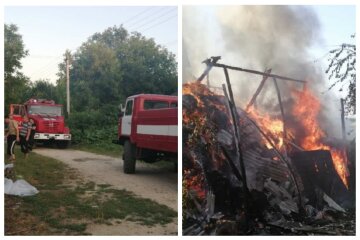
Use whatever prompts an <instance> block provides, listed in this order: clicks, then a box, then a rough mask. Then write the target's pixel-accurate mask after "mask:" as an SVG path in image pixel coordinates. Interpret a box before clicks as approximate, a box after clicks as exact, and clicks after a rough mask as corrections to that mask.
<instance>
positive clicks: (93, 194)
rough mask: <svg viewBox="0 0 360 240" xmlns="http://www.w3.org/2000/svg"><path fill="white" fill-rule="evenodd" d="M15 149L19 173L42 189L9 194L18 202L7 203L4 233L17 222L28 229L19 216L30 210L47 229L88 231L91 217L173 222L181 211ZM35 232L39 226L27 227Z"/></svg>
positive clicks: (98, 220)
mask: <svg viewBox="0 0 360 240" xmlns="http://www.w3.org/2000/svg"><path fill="white" fill-rule="evenodd" d="M16 154H17V161H16V164H15V173H16V175H17V176H19V175H21V177H22V178H24V179H25V180H26V181H28V182H29V183H30V184H32V185H34V186H35V187H36V188H37V189H38V190H39V191H40V192H39V193H38V194H37V195H35V196H30V197H22V198H21V197H14V196H7V195H6V196H5V202H6V203H9V201H10V202H11V205H15V206H19V207H17V208H16V210H14V209H13V208H10V207H9V204H5V219H6V221H5V234H7V233H9V232H14V229H13V227H14V226H16V227H19V228H20V229H26V227H27V226H21V221H20V220H19V219H23V218H29V216H31V217H34V218H35V219H39V221H40V222H42V223H44V224H45V225H46V226H47V229H45V230H43V232H42V234H46V235H51V234H75V235H86V234H87V233H86V232H85V231H86V226H87V224H89V223H91V222H93V223H103V224H108V225H110V224H111V220H114V221H115V222H116V221H121V220H124V219H126V220H127V221H136V222H138V223H140V224H143V225H147V226H153V225H155V224H167V223H170V222H171V221H173V219H174V218H176V217H177V213H176V212H175V211H173V210H172V209H170V208H169V207H167V206H165V205H161V204H158V203H156V202H154V201H152V200H149V199H145V198H141V197H138V196H136V195H134V194H133V193H131V192H129V191H126V190H118V189H113V188H112V186H111V185H108V184H100V185H97V184H96V183H94V182H83V181H81V179H78V177H77V173H76V172H75V171H74V170H73V169H70V168H68V167H67V166H66V165H64V164H63V163H61V162H59V161H57V160H55V159H51V158H47V157H43V156H41V155H37V154H35V153H31V154H30V156H29V159H28V160H26V161H25V160H24V159H23V156H22V154H20V153H19V152H16ZM70 183H72V184H70ZM73 183H76V186H74V184H73ZM14 211H15V212H16V213H17V214H14ZM15 216H17V217H15ZM26 224H27V225H29V223H28V222H26V223H24V224H23V225H26ZM31 234H35V235H36V232H35V233H34V232H31V231H29V232H26V233H23V235H31Z"/></svg>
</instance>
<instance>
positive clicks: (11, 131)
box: [5, 114, 20, 161]
mask: <svg viewBox="0 0 360 240" xmlns="http://www.w3.org/2000/svg"><path fill="white" fill-rule="evenodd" d="M5 123H6V124H7V125H8V131H7V133H6V142H7V154H8V155H9V156H10V157H9V160H11V161H15V151H14V149H15V144H16V142H19V141H20V138H19V127H18V123H17V121H16V120H14V119H13V115H12V114H9V116H8V117H6V118H5Z"/></svg>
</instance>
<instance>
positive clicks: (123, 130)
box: [113, 94, 178, 173]
mask: <svg viewBox="0 0 360 240" xmlns="http://www.w3.org/2000/svg"><path fill="white" fill-rule="evenodd" d="M177 103H178V102H177V97H176V96H167V95H155V94H139V95H134V96H130V97H128V98H127V99H126V103H125V107H122V105H121V107H120V114H119V119H118V139H116V140H114V141H113V143H117V144H121V145H123V146H124V153H123V160H124V165H123V168H124V172H125V173H134V172H135V165H136V159H141V160H144V161H145V162H149V163H152V162H155V161H157V160H161V159H166V160H173V161H174V163H175V165H177V129H178V127H177V126H178V122H177Z"/></svg>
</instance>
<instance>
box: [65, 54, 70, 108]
mask: <svg viewBox="0 0 360 240" xmlns="http://www.w3.org/2000/svg"><path fill="white" fill-rule="evenodd" d="M69 55H70V53H66V111H67V114H68V115H70V56H69Z"/></svg>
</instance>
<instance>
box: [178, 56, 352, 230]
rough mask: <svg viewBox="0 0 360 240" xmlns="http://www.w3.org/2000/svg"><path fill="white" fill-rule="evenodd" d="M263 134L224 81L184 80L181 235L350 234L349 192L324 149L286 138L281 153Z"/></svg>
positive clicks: (214, 63)
mask: <svg viewBox="0 0 360 240" xmlns="http://www.w3.org/2000/svg"><path fill="white" fill-rule="evenodd" d="M217 60H218V59H216V62H217ZM216 62H213V61H211V60H209V61H208V62H207V66H208V68H209V66H211V67H213V66H217V65H219V64H218V63H216ZM221 67H224V65H221ZM208 68H207V69H208ZM209 71H210V70H205V73H206V74H208V72H209ZM269 72H270V71H267V73H266V74H267V75H264V76H268V75H269V76H270V74H269ZM206 74H205V75H206ZM225 74H226V70H225ZM274 76H277V77H278V75H274ZM270 77H273V76H272V75H271V76H270ZM203 78H204V77H203ZM264 79H265V77H264ZM289 79H290V78H289ZM274 81H275V80H274ZM227 84H228V86H227V89H228V91H231V86H230V87H229V85H230V81H228V80H227ZM228 96H230V97H228ZM234 123H235V124H234ZM264 135H265V136H264ZM267 138H269V136H267V134H266V133H264V132H263V131H262V129H261V127H259V126H257V124H256V121H254V120H253V119H251V116H249V114H248V113H247V112H246V111H243V110H242V109H240V108H238V107H237V106H235V104H234V100H233V96H232V93H231V92H226V87H224V95H218V94H215V93H214V92H212V91H211V90H210V89H209V88H208V87H207V86H205V85H203V84H201V82H200V81H196V82H194V83H186V84H184V86H183V234H184V235H284V234H285V235H354V234H355V217H354V216H355V215H354V214H355V211H354V208H355V203H354V201H353V199H354V197H353V196H354V195H355V194H354V191H352V190H351V189H347V188H346V187H345V185H344V184H343V182H342V180H341V178H340V177H339V175H338V174H337V172H336V170H335V168H334V165H333V161H332V156H331V154H330V152H329V151H328V150H316V151H304V150H303V149H301V147H298V146H297V145H296V144H294V143H292V142H291V141H290V140H288V139H287V141H289V142H291V143H292V144H287V148H286V149H285V150H286V152H284V149H277V147H276V146H275V145H274V144H272V147H271V148H269V147H268V145H269V144H267V143H268V142H267ZM270 145H271V144H270Z"/></svg>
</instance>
